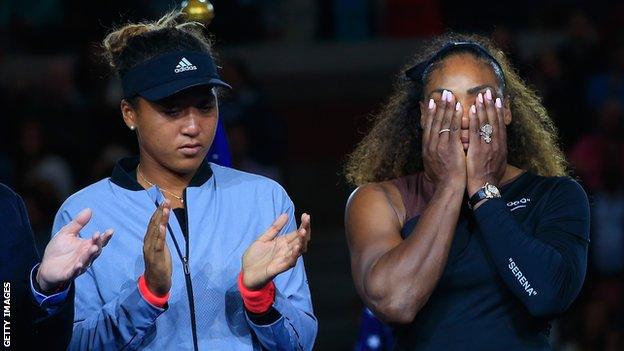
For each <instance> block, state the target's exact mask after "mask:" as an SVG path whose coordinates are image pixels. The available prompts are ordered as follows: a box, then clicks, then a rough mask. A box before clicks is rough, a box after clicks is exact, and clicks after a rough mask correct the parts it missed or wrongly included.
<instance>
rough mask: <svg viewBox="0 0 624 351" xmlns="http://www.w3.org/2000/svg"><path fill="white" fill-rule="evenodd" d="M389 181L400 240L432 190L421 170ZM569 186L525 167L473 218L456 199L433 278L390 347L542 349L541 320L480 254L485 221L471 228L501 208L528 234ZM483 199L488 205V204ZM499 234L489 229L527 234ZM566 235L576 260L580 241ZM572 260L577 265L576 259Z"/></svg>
mask: <svg viewBox="0 0 624 351" xmlns="http://www.w3.org/2000/svg"><path fill="white" fill-rule="evenodd" d="M562 182H563V183H564V185H563V186H562V185H561V183H562ZM393 183H394V184H395V185H396V187H397V188H398V189H399V191H400V193H401V196H402V199H403V203H404V205H405V209H406V215H407V220H406V222H405V225H404V227H403V228H402V231H401V235H402V237H403V238H407V237H408V236H409V235H410V234H411V233H412V231H413V229H414V228H415V226H416V224H417V223H418V220H419V218H420V215H421V213H422V212H423V210H424V209H425V207H426V206H427V204H428V202H429V201H430V199H431V197H432V196H433V194H434V187H433V184H432V183H430V182H429V181H427V180H426V179H425V177H424V175H423V173H418V174H415V175H410V176H407V177H403V178H398V179H395V180H393ZM572 183H573V184H575V185H572V187H575V186H576V187H577V188H578V184H576V182H574V181H573V180H571V179H569V178H555V177H541V176H537V175H535V174H531V173H528V172H525V173H524V174H522V175H520V176H519V177H517V178H516V179H514V180H513V181H512V182H510V183H508V184H505V185H504V186H502V187H500V190H501V193H502V196H503V199H498V200H489V201H487V202H486V203H485V204H487V205H488V206H484V205H485V204H484V205H483V206H480V207H479V208H478V209H477V211H480V212H481V213H479V214H478V215H477V213H473V212H472V211H471V210H470V209H468V207H467V206H466V201H464V205H462V209H461V213H460V216H459V221H458V224H457V228H456V232H455V236H454V239H453V242H452V246H451V249H450V252H449V257H448V261H447V263H446V266H445V268H444V271H443V274H442V276H441V278H440V281H439V282H438V284H437V286H436V288H435V290H434V291H433V293H432V295H431V297H430V299H429V300H428V301H427V303H426V304H425V306H424V307H423V308H422V309H421V310H420V311H419V312H418V314H417V315H416V317H415V319H414V321H413V322H412V323H411V324H408V325H398V326H393V327H394V331H395V337H396V345H395V349H397V350H445V351H446V350H505V351H510V350H550V349H551V347H550V345H549V342H548V338H547V337H548V334H549V328H550V327H549V323H548V318H543V317H535V316H532V315H531V314H530V313H529V310H528V309H527V307H526V306H525V304H523V301H521V298H519V297H518V296H521V295H518V294H519V293H517V292H516V293H515V294H514V291H512V289H510V287H509V286H510V284H513V283H509V282H507V281H505V280H504V279H503V278H502V277H503V275H504V274H506V273H504V272H505V271H506V269H507V267H502V268H501V267H497V266H496V265H497V264H499V263H497V262H495V261H496V260H494V259H493V257H492V255H491V254H490V252H489V251H488V248H489V249H490V250H491V247H490V246H488V245H486V244H485V243H484V240H483V235H482V233H481V232H480V229H479V228H480V227H485V226H484V225H481V226H479V223H481V222H478V220H479V219H478V218H476V217H479V216H481V218H487V215H488V213H487V212H488V211H491V212H492V213H491V215H494V216H498V217H505V216H507V217H509V215H508V214H506V213H504V212H507V213H509V214H511V216H512V217H513V218H512V217H509V218H511V219H507V220H512V221H513V220H515V221H517V222H519V223H520V224H521V226H520V227H519V228H523V229H524V230H526V232H527V233H530V232H533V231H535V230H536V229H537V228H538V223H540V220H541V218H542V217H544V215H545V213H546V212H550V210H549V208H550V207H549V206H546V205H548V204H549V203H550V202H553V201H555V200H556V199H557V200H558V199H559V197H558V196H555V195H556V194H557V193H558V192H559V191H568V192H570V191H569V189H570V186H569V185H567V184H572ZM572 190H573V191H575V190H574V189H572ZM574 194H575V195H578V197H579V199H580V200H581V201H582V200H583V199H584V201H585V202H586V201H587V200H586V197H584V192H582V190H581V192H580V195H579V192H578V191H576V193H574ZM490 202H492V203H491V204H489V203H490ZM482 207H483V209H482V210H481V208H482ZM496 211H499V212H496ZM500 211H503V212H500ZM579 211H582V209H580V210H579ZM497 213H498V214H497ZM481 220H485V221H487V220H488V219H481ZM512 227H513V226H512ZM487 230H488V231H490V232H491V231H492V229H487ZM494 230H495V229H494ZM510 230H515V229H510ZM506 231H507V230H506V229H505V228H501V233H500V234H496V233H495V234H496V235H501V236H504V235H507V234H509V235H512V234H513V235H520V237H522V236H527V235H532V234H526V233H506ZM516 231H517V230H516ZM488 235H490V234H488ZM553 237H555V236H554V235H553ZM568 239H570V238H568V236H567V235H566V236H565V240H564V241H565V242H567V241H566V240H568ZM531 240H533V239H531ZM570 240H571V241H570V242H571V244H570V246H573V247H576V246H577V245H578V247H579V250H578V252H579V255H580V257H582V255H583V252H582V250H583V246H584V247H585V253H586V243H587V239H584V238H576V237H574V238H572V239H570ZM540 244H541V243H540ZM501 250H502V249H501ZM527 250H532V249H530V248H528V249H527ZM514 257H515V256H514ZM581 261H582V259H581ZM580 264H581V265H583V262H581V263H580ZM582 268H583V267H582ZM538 269H539V268H538ZM581 270H582V272H580V271H579V272H575V274H576V275H577V276H578V275H581V276H582V277H584V274H585V271H584V268H583V269H581ZM509 274H511V273H509ZM528 277H529V278H533V280H536V279H539V278H541V277H538V276H536V275H535V274H534V275H533V276H528ZM582 277H581V278H580V279H581V282H582V279H583V278H582ZM544 279H548V277H544ZM577 280H578V279H577ZM509 281H511V280H509Z"/></svg>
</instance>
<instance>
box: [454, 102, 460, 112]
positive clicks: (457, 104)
mask: <svg viewBox="0 0 624 351" xmlns="http://www.w3.org/2000/svg"><path fill="white" fill-rule="evenodd" d="M460 106H461V104H460V103H459V101H457V103H456V104H455V111H459V108H460Z"/></svg>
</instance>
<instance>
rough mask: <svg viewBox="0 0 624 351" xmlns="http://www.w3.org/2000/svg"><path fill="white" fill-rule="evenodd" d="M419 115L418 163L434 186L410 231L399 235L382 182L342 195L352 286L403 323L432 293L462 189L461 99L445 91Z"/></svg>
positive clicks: (370, 303) (383, 312)
mask: <svg viewBox="0 0 624 351" xmlns="http://www.w3.org/2000/svg"><path fill="white" fill-rule="evenodd" d="M421 115H422V116H423V119H422V120H421V125H422V127H423V132H422V135H423V142H422V145H423V150H422V156H423V163H424V168H425V173H426V174H427V176H428V177H429V179H431V180H432V182H433V183H434V185H435V189H436V190H435V193H434V195H433V197H432V200H431V201H430V203H429V204H428V205H427V207H426V208H425V210H424V211H423V213H422V215H421V217H420V219H419V221H418V224H417V226H416V228H414V231H413V232H412V233H411V234H410V236H409V237H408V238H407V239H405V240H403V239H402V238H401V234H400V232H401V227H402V225H403V223H401V221H400V220H399V218H398V216H397V215H396V212H395V211H394V208H393V206H392V203H391V200H390V199H391V198H392V197H393V194H392V193H393V192H395V193H396V192H397V191H396V187H394V186H393V185H390V184H388V183H378V184H369V185H365V186H362V187H360V188H359V189H358V190H356V191H355V192H354V194H353V195H352V196H351V198H350V199H349V201H348V203H347V210H346V215H345V227H346V234H347V239H348V243H349V249H350V251H351V267H352V272H353V279H354V281H355V285H356V289H357V290H358V292H359V294H360V296H361V297H362V299H363V300H364V302H365V303H366V304H367V305H368V306H369V307H371V308H372V310H373V311H374V312H375V313H376V314H377V315H379V316H380V317H381V318H382V319H385V320H386V321H389V322H397V323H409V322H411V321H412V320H413V319H414V316H415V315H416V313H418V311H419V310H420V309H421V308H422V306H423V305H424V304H425V303H426V302H427V300H428V299H429V296H430V295H431V293H432V292H433V289H434V288H435V286H436V284H437V282H438V280H439V279H440V276H441V275H442V272H443V270H444V266H445V264H446V260H447V257H448V253H449V249H450V246H451V243H452V241H453V235H454V232H455V226H456V225H457V219H458V218H459V211H460V208H461V202H462V199H463V194H464V191H465V187H466V157H465V155H464V152H463V147H462V144H461V140H460V136H459V130H460V128H459V127H460V123H461V122H460V121H461V116H462V109H461V105H460V104H459V103H457V104H456V103H455V99H454V97H453V96H452V94H451V93H449V92H447V91H445V92H444V93H443V94H442V98H441V99H440V101H438V103H437V104H436V103H435V102H434V101H433V100H430V101H429V103H428V105H427V106H424V105H422V104H421ZM394 197H395V198H396V196H394ZM394 202H395V203H396V202H400V201H394Z"/></svg>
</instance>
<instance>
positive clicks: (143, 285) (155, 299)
mask: <svg viewBox="0 0 624 351" xmlns="http://www.w3.org/2000/svg"><path fill="white" fill-rule="evenodd" d="M139 292H140V293H141V296H143V298H144V299H145V301H147V302H149V303H150V304H151V305H153V306H156V307H158V308H163V307H164V306H165V305H166V304H167V301H169V293H167V294H166V295H165V296H156V295H155V294H154V293H152V292H151V291H150V290H149V288H148V287H147V282H146V281H145V277H143V275H141V276H140V277H139Z"/></svg>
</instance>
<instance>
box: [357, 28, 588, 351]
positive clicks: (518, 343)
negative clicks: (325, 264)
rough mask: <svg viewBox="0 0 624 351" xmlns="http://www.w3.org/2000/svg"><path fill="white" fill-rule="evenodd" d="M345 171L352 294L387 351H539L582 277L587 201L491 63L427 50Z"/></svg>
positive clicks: (545, 121)
mask: <svg viewBox="0 0 624 351" xmlns="http://www.w3.org/2000/svg"><path fill="white" fill-rule="evenodd" d="M346 170H347V172H346V173H347V178H348V180H349V181H350V182H351V183H352V184H354V185H356V186H358V188H357V190H356V191H355V192H354V193H353V194H352V195H351V197H350V199H349V201H348V203H347V211H346V218H345V224H346V234H347V238H348V243H349V248H350V252H351V266H352V272H353V279H354V282H355V286H356V288H357V291H358V292H359V295H360V297H361V298H362V299H363V300H364V302H365V303H366V305H367V306H368V307H369V308H370V309H371V310H372V311H373V312H374V313H375V314H376V315H377V316H378V317H379V318H381V319H382V320H384V321H386V322H388V323H390V324H391V325H392V326H393V327H394V330H395V334H396V339H397V345H396V346H397V348H398V349H401V350H548V349H550V346H549V344H548V340H547V338H548V335H549V330H550V325H549V320H551V319H552V318H553V317H554V316H556V315H558V314H560V313H562V312H564V311H565V310H566V309H567V308H568V307H569V306H570V304H571V303H572V301H573V300H574V299H575V297H576V296H577V294H578V293H579V291H580V289H581V286H582V284H583V280H584V277H585V271H586V261H587V247H588V241H589V209H588V201H587V197H586V195H585V193H584V191H583V190H582V188H581V187H580V186H579V184H578V183H576V182H575V181H574V180H572V179H571V178H569V177H567V176H566V161H565V158H564V156H563V153H562V152H561V150H560V149H559V147H558V146H557V144H556V130H555V128H554V126H553V123H552V121H551V119H550V118H549V117H548V115H547V113H546V111H545V109H544V107H543V106H542V105H541V103H540V101H539V99H538V98H537V96H536V94H535V93H534V92H533V91H531V90H530V89H529V88H527V87H526V85H525V84H524V83H523V81H522V80H521V79H520V78H519V77H518V75H517V74H516V73H515V72H514V70H513V69H512V68H511V66H510V64H509V62H508V61H507V59H506V57H505V55H504V54H503V53H502V52H501V51H500V50H499V49H497V48H495V47H494V46H493V45H492V44H490V43H489V41H487V40H485V39H483V38H481V37H477V36H463V35H449V36H446V37H442V38H438V39H436V40H434V41H432V42H431V43H429V45H427V46H426V47H425V48H424V50H423V51H422V52H421V53H420V55H419V56H418V57H417V58H416V59H415V60H414V62H413V63H412V65H410V66H409V68H408V69H406V70H405V71H404V72H402V73H401V75H400V77H399V80H398V82H397V84H396V91H395V93H394V95H393V96H392V97H391V98H390V100H389V101H388V103H387V104H386V105H385V106H384V108H383V109H382V110H381V112H380V113H379V114H378V115H377V117H376V119H375V121H374V124H373V127H372V130H371V131H370V133H369V134H368V135H366V136H365V138H364V139H363V140H362V142H361V143H360V144H359V145H358V146H357V148H356V150H355V152H354V153H353V154H352V155H351V157H350V160H349V163H348V165H347V169H346Z"/></svg>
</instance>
